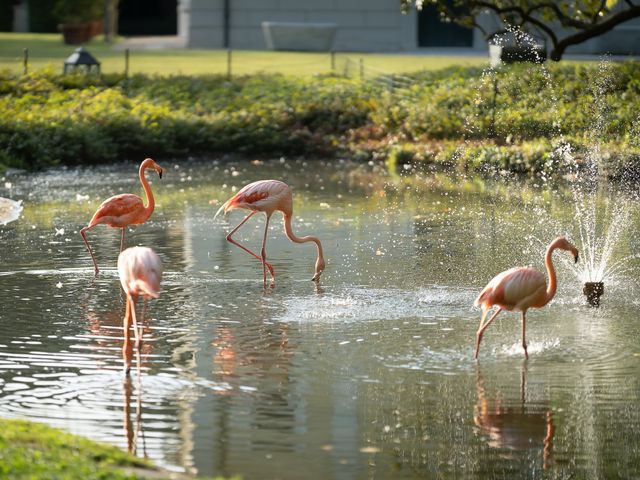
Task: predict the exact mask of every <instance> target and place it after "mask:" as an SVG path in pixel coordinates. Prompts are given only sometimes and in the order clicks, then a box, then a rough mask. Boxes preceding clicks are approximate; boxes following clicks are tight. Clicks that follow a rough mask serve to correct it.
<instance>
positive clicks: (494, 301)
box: [474, 267, 547, 311]
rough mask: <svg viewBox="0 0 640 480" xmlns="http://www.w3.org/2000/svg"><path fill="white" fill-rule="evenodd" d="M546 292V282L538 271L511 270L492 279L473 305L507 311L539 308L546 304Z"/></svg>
mask: <svg viewBox="0 0 640 480" xmlns="http://www.w3.org/2000/svg"><path fill="white" fill-rule="evenodd" d="M546 290H547V280H546V278H545V276H544V275H543V274H542V273H541V272H539V271H538V270H536V269H534V268H528V267H516V268H511V269H509V270H506V271H504V272H502V273H500V274H498V275H496V276H495V277H493V279H492V280H491V281H490V282H489V283H488V284H487V286H486V287H484V290H482V292H480V295H478V298H476V300H475V302H474V305H475V306H476V307H478V306H480V305H483V306H486V307H487V308H491V307H492V306H494V305H497V306H499V307H501V308H502V309H503V310H508V311H513V310H525V309H527V308H530V307H536V308H540V307H542V306H544V305H545V304H546V301H545V300H546V295H545V294H546Z"/></svg>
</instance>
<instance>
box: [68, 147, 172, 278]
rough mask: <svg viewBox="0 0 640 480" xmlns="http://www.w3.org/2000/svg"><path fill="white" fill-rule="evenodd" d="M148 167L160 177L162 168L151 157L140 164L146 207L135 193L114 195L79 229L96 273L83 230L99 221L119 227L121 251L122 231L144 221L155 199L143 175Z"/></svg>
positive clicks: (122, 246) (149, 214) (93, 258)
mask: <svg viewBox="0 0 640 480" xmlns="http://www.w3.org/2000/svg"><path fill="white" fill-rule="evenodd" d="M148 168H152V169H154V170H155V171H156V172H157V173H158V176H159V177H160V178H162V168H160V166H159V165H158V164H157V163H156V162H155V161H153V160H152V159H151V158H147V159H145V160H144V161H143V162H142V163H141V164H140V171H139V175H140V183H142V188H144V192H145V194H146V196H147V206H146V207H145V206H144V204H143V203H142V199H141V198H140V197H139V196H137V195H133V194H131V193H123V194H122V195H115V196H113V197H110V198H107V199H106V200H105V201H104V202H102V204H101V205H100V206H99V207H98V210H96V213H94V214H93V218H92V219H91V221H90V222H89V225H87V226H86V227H84V228H82V229H81V230H80V235H82V239H83V240H84V244H85V245H86V247H87V250H89V254H91V260H93V267H94V268H95V270H96V275H97V274H98V272H99V271H100V270H99V269H98V262H96V257H95V256H94V255H93V252H92V251H91V247H90V246H89V242H88V241H87V235H86V233H85V232H86V231H87V230H89V229H90V228H93V227H95V226H96V225H99V224H101V223H103V224H105V225H108V226H109V227H113V228H121V229H122V237H121V238H120V251H121V252H122V250H123V248H124V232H125V230H126V228H127V226H128V225H139V224H141V223H144V222H146V221H147V219H148V218H149V217H150V216H151V214H152V213H153V208H154V206H155V201H154V199H153V193H152V192H151V187H150V186H149V182H147V179H146V178H145V176H144V171H145V170H146V169H148Z"/></svg>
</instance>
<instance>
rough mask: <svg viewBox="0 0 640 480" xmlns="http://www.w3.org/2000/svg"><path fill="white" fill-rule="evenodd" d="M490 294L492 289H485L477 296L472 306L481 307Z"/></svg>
mask: <svg viewBox="0 0 640 480" xmlns="http://www.w3.org/2000/svg"><path fill="white" fill-rule="evenodd" d="M492 292H493V289H492V288H485V289H484V290H483V291H482V292H480V295H478V297H477V298H476V299H475V300H474V302H473V306H474V307H479V306H480V305H482V304H483V303H484V302H485V300H488V298H489V296H490V295H491V293H492Z"/></svg>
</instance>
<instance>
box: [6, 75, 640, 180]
mask: <svg viewBox="0 0 640 480" xmlns="http://www.w3.org/2000/svg"><path fill="white" fill-rule="evenodd" d="M547 68H549V70H547V69H541V68H540V67H539V66H526V65H515V66H511V67H507V68H503V69H501V70H500V71H498V72H495V73H494V74H487V73H486V72H483V71H482V70H481V69H479V68H474V67H471V68H455V69H446V70H442V71H436V72H423V73H417V74H414V75H412V76H410V80H411V86H410V87H408V88H403V89H395V90H391V89H389V87H388V86H387V85H386V84H383V83H381V82H380V83H379V82H375V81H367V82H361V81H359V80H350V79H346V78H341V77H333V76H322V77H315V78H293V77H284V76H278V75H273V76H267V75H265V76H250V77H242V78H236V79H234V80H232V81H227V80H226V79H225V78H224V77H222V76H196V77H184V76H172V77H153V76H142V75H140V76H135V77H132V78H130V79H128V80H126V79H124V78H122V77H121V76H115V75H107V76H101V77H86V76H62V75H58V74H54V73H52V72H37V73H34V74H30V75H28V76H17V75H15V74H11V73H8V72H4V73H1V74H0V111H1V112H2V115H0V164H5V165H11V166H19V167H25V168H39V167H44V166H48V165H55V164H59V163H63V164H80V163H97V162H104V161H113V160H121V159H123V158H127V157H133V158H139V157H141V156H156V157H162V156H168V155H170V156H188V155H190V156H204V155H214V154H219V153H242V154H260V155H307V156H317V155H329V156H331V155H352V156H354V155H355V156H362V157H363V158H364V157H367V158H371V157H375V156H376V155H378V156H379V155H380V152H382V153H383V155H385V156H386V155H388V154H390V153H391V152H392V151H396V150H397V149H398V146H399V145H405V144H407V143H410V144H414V145H420V144H431V143H433V142H434V141H436V142H440V143H442V142H445V143H446V142H450V141H454V142H460V140H462V139H464V140H465V141H466V142H473V143H474V145H477V143H478V142H483V141H486V140H487V139H489V140H490V142H488V147H486V148H484V147H477V146H474V149H475V150H474V149H471V148H469V149H467V155H466V159H465V160H464V168H472V169H480V168H482V166H483V165H484V164H487V163H488V164H492V163H493V164H496V163H501V164H502V165H503V166H505V168H507V169H510V170H515V171H520V170H522V171H532V170H533V171H535V170H539V169H544V168H546V167H545V165H546V166H548V165H549V164H550V163H549V157H550V155H551V152H552V150H553V144H555V143H557V142H558V141H560V140H561V139H569V140H573V141H574V142H575V143H576V144H578V145H582V144H588V143H589V142H594V141H596V140H597V141H599V142H604V143H606V144H608V145H611V146H614V148H616V149H619V150H620V152H624V154H625V156H626V157H625V158H627V157H628V158H629V159H630V160H629V161H635V158H637V155H636V156H635V157H634V155H635V153H634V152H637V149H638V144H639V142H638V132H639V130H640V113H639V112H640V108H639V107H640V63H636V62H626V63H621V64H604V65H595V64H592V65H582V64H561V65H551V66H549V67H547ZM504 145H508V146H509V148H504ZM519 145H521V146H524V147H523V149H522V150H521V152H520V153H519V154H518V155H520V157H521V159H520V160H517V159H516V160H517V161H515V162H511V161H510V160H507V161H505V155H507V154H508V152H511V151H514V149H516V150H517V147H518V146H519ZM532 145H534V146H532ZM478 148H479V149H478ZM439 149H440V151H443V150H446V148H444V147H441V148H439ZM410 150H411V149H410ZM414 150H416V149H414ZM416 151H417V150H416ZM469 152H476V153H477V155H476V154H474V155H472V157H473V158H468V157H469ZM505 152H507V153H505ZM527 152H528V153H527ZM614 153H615V152H614ZM507 156H508V155H507ZM414 157H416V159H417V160H420V159H421V157H424V159H427V160H428V161H433V160H434V159H436V160H437V158H438V156H437V155H435V156H430V155H428V154H419V155H417V156H416V155H414ZM459 157H460V155H457V158H459ZM429 159H431V160H429ZM530 159H531V161H530ZM441 163H443V164H444V163H447V162H441ZM459 163H460V162H459V160H458V164H459Z"/></svg>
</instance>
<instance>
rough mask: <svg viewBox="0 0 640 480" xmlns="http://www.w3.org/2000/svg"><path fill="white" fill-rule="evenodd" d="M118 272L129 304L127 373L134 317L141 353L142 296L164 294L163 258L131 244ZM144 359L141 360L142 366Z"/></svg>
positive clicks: (124, 354)
mask: <svg viewBox="0 0 640 480" xmlns="http://www.w3.org/2000/svg"><path fill="white" fill-rule="evenodd" d="M118 274H119V275H120V283H121V284H122V288H123V290H124V292H125V294H126V295H127V305H126V307H125V315H124V320H123V324H124V345H123V347H122V357H123V359H124V365H125V373H129V370H130V369H131V354H132V352H133V347H132V345H131V342H130V340H131V333H130V328H131V320H133V331H134V334H135V337H136V349H137V351H138V353H139V352H140V334H139V332H138V322H137V320H136V302H137V301H138V296H139V295H142V296H143V297H144V298H145V299H149V298H158V296H159V295H160V280H161V279H162V261H161V260H160V257H158V255H157V254H156V253H155V252H154V251H153V250H151V249H150V248H148V247H131V248H127V249H126V250H123V251H122V252H120V255H119V256H118ZM139 365H140V362H139V361H138V366H139Z"/></svg>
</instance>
